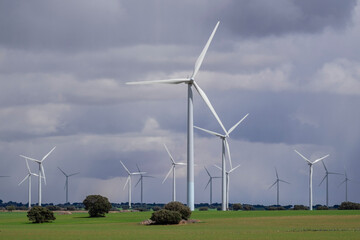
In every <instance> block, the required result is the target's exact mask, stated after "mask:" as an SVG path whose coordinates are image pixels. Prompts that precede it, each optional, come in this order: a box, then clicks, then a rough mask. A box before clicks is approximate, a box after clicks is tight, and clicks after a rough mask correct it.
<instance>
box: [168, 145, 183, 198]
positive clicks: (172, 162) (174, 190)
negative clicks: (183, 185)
mask: <svg viewBox="0 0 360 240" xmlns="http://www.w3.org/2000/svg"><path fill="white" fill-rule="evenodd" d="M164 147H165V149H166V152H167V153H168V155H169V157H170V160H171V164H172V166H171V168H170V170H169V172H168V173H167V174H166V176H165V178H164V180H163V181H162V183H164V182H165V181H166V179H167V178H168V177H169V175H170V173H171V171H172V172H173V191H172V201H173V202H175V201H176V166H177V165H181V166H186V163H181V162H180V163H178V162H175V160H174V158H173V157H172V156H171V153H170V151H169V149H168V148H167V147H166V145H165V144H164Z"/></svg>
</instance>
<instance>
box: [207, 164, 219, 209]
mask: <svg viewBox="0 0 360 240" xmlns="http://www.w3.org/2000/svg"><path fill="white" fill-rule="evenodd" d="M204 168H205V170H206V172H207V174H208V175H209V181H208V182H207V184H206V186H205V189H206V188H207V187H208V186H209V184H210V206H211V205H212V195H213V194H212V188H213V187H212V182H213V179H215V178H221V177H213V176H211V174H210V173H209V171H208V170H207V168H206V167H204Z"/></svg>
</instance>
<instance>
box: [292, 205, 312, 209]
mask: <svg viewBox="0 0 360 240" xmlns="http://www.w3.org/2000/svg"><path fill="white" fill-rule="evenodd" d="M294 210H309V208H308V207H305V206H304V205H294Z"/></svg>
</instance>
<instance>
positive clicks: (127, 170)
mask: <svg viewBox="0 0 360 240" xmlns="http://www.w3.org/2000/svg"><path fill="white" fill-rule="evenodd" d="M120 163H121V165H123V167H124V168H125V171H126V172H127V173H128V174H131V173H130V171H129V169H127V168H126V167H125V165H124V164H123V162H122V161H121V160H120Z"/></svg>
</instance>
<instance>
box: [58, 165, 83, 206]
mask: <svg viewBox="0 0 360 240" xmlns="http://www.w3.org/2000/svg"><path fill="white" fill-rule="evenodd" d="M58 169H59V170H60V171H61V172H62V173H63V174H64V176H65V177H66V180H65V190H66V203H68V202H69V177H72V176H74V175H76V174H79V172H76V173H72V174H69V175H68V174H66V173H65V172H64V171H63V170H62V169H61V168H60V167H58Z"/></svg>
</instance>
